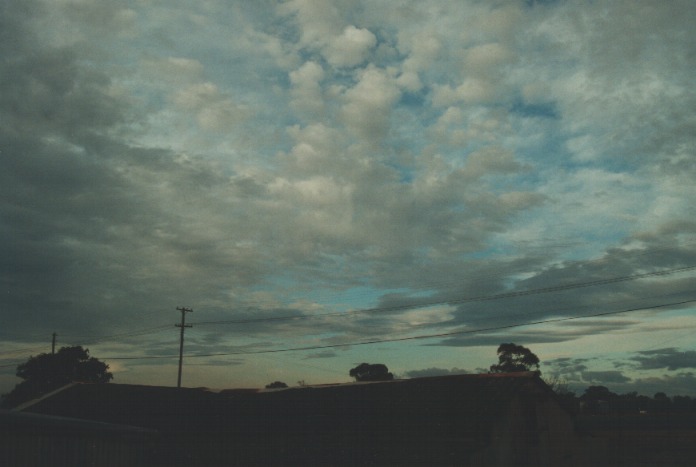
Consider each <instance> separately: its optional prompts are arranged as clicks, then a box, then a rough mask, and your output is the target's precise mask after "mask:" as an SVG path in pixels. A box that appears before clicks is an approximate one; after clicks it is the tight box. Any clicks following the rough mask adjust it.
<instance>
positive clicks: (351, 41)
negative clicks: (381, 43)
mask: <svg viewBox="0 0 696 467" xmlns="http://www.w3.org/2000/svg"><path fill="white" fill-rule="evenodd" d="M376 44H377V38H376V37H375V35H374V34H372V33H371V32H370V31H369V30H367V29H358V28H356V27H355V26H352V25H349V26H346V27H345V29H344V30H343V32H342V33H341V35H339V36H336V37H334V38H332V39H331V41H330V42H329V44H328V45H327V46H326V48H325V50H324V56H325V57H326V60H327V61H328V62H329V64H331V65H332V66H335V67H352V66H356V65H359V64H361V63H363V62H364V61H365V59H366V58H367V55H368V53H369V52H370V51H371V50H372V49H373V48H374V47H375V45H376Z"/></svg>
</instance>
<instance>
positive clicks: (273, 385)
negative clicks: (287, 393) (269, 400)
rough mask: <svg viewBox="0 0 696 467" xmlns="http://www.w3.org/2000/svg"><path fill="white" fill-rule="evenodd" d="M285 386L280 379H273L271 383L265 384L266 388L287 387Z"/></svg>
mask: <svg viewBox="0 0 696 467" xmlns="http://www.w3.org/2000/svg"><path fill="white" fill-rule="evenodd" d="M287 387H288V385H287V384H285V383H284V382H282V381H273V382H272V383H269V384H267V385H266V389H280V388H287Z"/></svg>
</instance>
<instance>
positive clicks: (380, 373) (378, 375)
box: [348, 363, 394, 381]
mask: <svg viewBox="0 0 696 467" xmlns="http://www.w3.org/2000/svg"><path fill="white" fill-rule="evenodd" d="M348 374H349V375H350V376H352V377H353V378H355V380H356V381H390V380H392V379H394V375H393V374H391V373H389V369H388V368H387V366H386V365H384V364H382V363H361V364H360V365H358V366H356V367H355V368H352V369H351V370H350V372H349V373H348Z"/></svg>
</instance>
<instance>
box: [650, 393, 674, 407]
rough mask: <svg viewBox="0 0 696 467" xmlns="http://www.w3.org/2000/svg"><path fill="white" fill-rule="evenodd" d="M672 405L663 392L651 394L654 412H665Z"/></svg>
mask: <svg viewBox="0 0 696 467" xmlns="http://www.w3.org/2000/svg"><path fill="white" fill-rule="evenodd" d="M671 405H672V400H671V399H670V398H669V397H667V394H665V393H664V392H658V393H656V394H655V395H654V396H653V409H654V410H655V411H656V412H667V411H668V410H669V409H670V407H671Z"/></svg>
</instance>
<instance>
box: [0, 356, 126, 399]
mask: <svg viewBox="0 0 696 467" xmlns="http://www.w3.org/2000/svg"><path fill="white" fill-rule="evenodd" d="M108 369H109V365H107V364H106V363H104V362H102V361H100V360H98V359H97V358H94V357H90V356H89V350H88V349H84V348H82V346H74V347H62V348H61V349H60V350H58V352H56V353H55V354H46V353H42V354H39V355H37V356H36V357H33V356H32V357H29V360H27V361H26V362H25V363H21V364H20V365H18V366H17V376H18V377H20V378H22V379H23V380H24V381H22V382H21V383H19V384H17V385H16V386H15V388H14V389H13V390H12V391H10V392H9V393H8V394H5V395H3V401H2V405H3V406H7V407H14V406H16V405H18V404H21V403H23V402H26V401H28V400H31V399H34V398H36V397H39V396H41V395H43V394H46V393H48V392H51V391H53V390H56V389H58V388H60V387H62V386H65V385H66V384H69V383H72V382H83V383H108V382H109V381H111V379H112V378H113V375H112V374H111V372H109V371H108Z"/></svg>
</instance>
